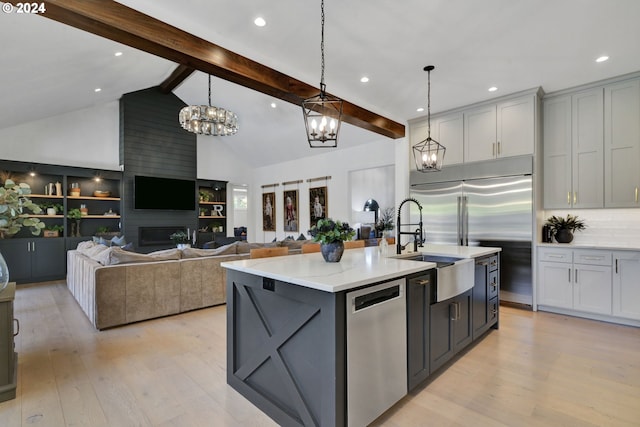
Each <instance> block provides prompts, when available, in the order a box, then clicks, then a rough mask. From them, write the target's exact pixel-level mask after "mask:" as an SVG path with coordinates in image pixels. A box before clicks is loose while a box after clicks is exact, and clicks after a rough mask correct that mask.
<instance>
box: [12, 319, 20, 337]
mask: <svg viewBox="0 0 640 427" xmlns="http://www.w3.org/2000/svg"><path fill="white" fill-rule="evenodd" d="M13 321H14V322H15V323H16V327H15V330H16V331H15V332H14V333H13V336H14V337H15V336H17V335H18V334H19V333H20V322H19V321H18V319H16V318H15V317H14V318H13Z"/></svg>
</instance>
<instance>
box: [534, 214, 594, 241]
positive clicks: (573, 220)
mask: <svg viewBox="0 0 640 427" xmlns="http://www.w3.org/2000/svg"><path fill="white" fill-rule="evenodd" d="M544 225H546V226H547V227H549V230H550V232H551V235H552V236H553V237H554V238H555V239H556V241H557V242H558V243H571V241H572V240H573V232H574V231H576V230H578V231H580V230H584V229H585V228H587V226H586V225H585V223H584V221H583V220H581V219H578V216H577V215H571V214H567V217H566V218H563V217H559V216H555V215H553V216H551V217H549V218H547V222H545V224H544Z"/></svg>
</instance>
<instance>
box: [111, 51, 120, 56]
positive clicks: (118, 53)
mask: <svg viewBox="0 0 640 427" xmlns="http://www.w3.org/2000/svg"><path fill="white" fill-rule="evenodd" d="M113 56H122V52H116V53H114V54H113Z"/></svg>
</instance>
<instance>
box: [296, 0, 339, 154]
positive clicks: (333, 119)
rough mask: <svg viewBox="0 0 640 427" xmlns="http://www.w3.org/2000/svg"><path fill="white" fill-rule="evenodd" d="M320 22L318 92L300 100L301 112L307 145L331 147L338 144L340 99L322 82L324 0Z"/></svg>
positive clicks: (322, 0) (322, 1)
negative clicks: (331, 93) (328, 91)
mask: <svg viewBox="0 0 640 427" xmlns="http://www.w3.org/2000/svg"><path fill="white" fill-rule="evenodd" d="M320 24H321V25H320V26H321V33H320V56H321V71H320V94H318V95H316V96H313V97H311V98H307V99H305V100H304V101H302V113H303V114H304V125H305V127H306V129H307V140H309V147H311V148H327V147H328V148H333V147H337V146H338V133H339V132H340V121H341V120H342V100H341V99H340V98H336V97H335V96H331V95H328V94H327V92H326V85H325V84H324V0H321V2H320Z"/></svg>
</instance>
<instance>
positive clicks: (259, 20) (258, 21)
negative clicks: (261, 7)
mask: <svg viewBox="0 0 640 427" xmlns="http://www.w3.org/2000/svg"><path fill="white" fill-rule="evenodd" d="M253 23H254V24H256V26H258V27H264V26H265V25H267V21H265V20H264V18H263V17H261V16H258V17H257V18H256V19H254V20H253Z"/></svg>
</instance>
